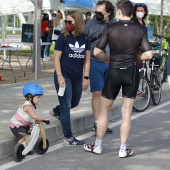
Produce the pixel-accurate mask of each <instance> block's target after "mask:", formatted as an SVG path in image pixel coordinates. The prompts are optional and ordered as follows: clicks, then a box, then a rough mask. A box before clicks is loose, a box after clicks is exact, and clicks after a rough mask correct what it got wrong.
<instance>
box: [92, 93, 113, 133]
mask: <svg viewBox="0 0 170 170" xmlns="http://www.w3.org/2000/svg"><path fill="white" fill-rule="evenodd" d="M101 94H102V92H101V91H94V92H92V102H91V105H92V110H93V114H94V117H95V125H94V127H93V130H96V123H97V122H98V117H99V113H100V106H101ZM106 133H109V134H110V133H112V130H111V129H109V128H107V131H106Z"/></svg>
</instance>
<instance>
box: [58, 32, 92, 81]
mask: <svg viewBox="0 0 170 170" xmlns="http://www.w3.org/2000/svg"><path fill="white" fill-rule="evenodd" d="M55 50H57V51H62V56H61V59H60V63H61V72H62V74H63V76H66V77H68V78H70V79H72V80H77V79H80V78H82V75H83V65H84V58H85V54H86V50H90V41H89V38H88V37H87V36H86V34H84V33H82V34H81V35H80V36H78V37H74V36H73V35H72V34H70V35H68V36H66V37H65V36H64V34H63V33H61V34H60V35H59V38H58V39H57V41H56V44H55Z"/></svg>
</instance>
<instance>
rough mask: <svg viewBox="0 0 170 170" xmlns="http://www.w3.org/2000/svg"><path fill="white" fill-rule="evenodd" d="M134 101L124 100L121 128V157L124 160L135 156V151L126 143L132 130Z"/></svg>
mask: <svg viewBox="0 0 170 170" xmlns="http://www.w3.org/2000/svg"><path fill="white" fill-rule="evenodd" d="M133 104H134V99H130V98H125V97H123V99H122V109H121V110H122V123H121V126H120V141H121V145H120V150H119V157H121V158H124V157H127V156H129V155H132V154H133V149H131V148H127V146H126V143H127V140H128V137H129V134H130V130H131V114H132V107H133Z"/></svg>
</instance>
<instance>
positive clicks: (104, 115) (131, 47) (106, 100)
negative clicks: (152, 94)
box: [84, 0, 153, 158]
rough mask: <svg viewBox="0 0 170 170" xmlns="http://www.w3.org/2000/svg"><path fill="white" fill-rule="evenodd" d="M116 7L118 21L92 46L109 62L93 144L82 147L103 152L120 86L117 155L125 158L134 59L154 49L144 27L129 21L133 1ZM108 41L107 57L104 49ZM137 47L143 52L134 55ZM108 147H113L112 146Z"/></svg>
mask: <svg viewBox="0 0 170 170" xmlns="http://www.w3.org/2000/svg"><path fill="white" fill-rule="evenodd" d="M116 7H117V10H116V11H117V12H116V14H117V17H118V19H119V21H118V22H117V23H114V24H112V25H110V26H108V27H107V28H106V29H105V30H104V31H103V34H102V37H101V38H100V40H99V42H98V43H97V45H96V47H95V49H94V54H95V55H96V56H97V57H99V58H102V59H103V60H105V61H106V62H110V64H109V74H108V76H107V80H106V81H105V84H104V88H103V91H102V97H101V110H100V114H99V117H98V123H97V135H96V140H95V143H93V144H85V145H84V149H85V150H86V151H89V152H92V153H96V154H101V153H102V140H103V138H104V135H105V133H106V130H107V124H108V115H109V111H110V109H111V107H112V104H113V103H114V101H115V99H116V97H117V95H118V94H119V91H120V89H122V107H121V112H122V121H121V126H120V142H121V144H120V149H119V157H120V158H125V157H128V156H130V155H132V154H133V149H132V148H129V147H127V144H126V143H127V140H128V137H129V134H130V131H131V113H132V108H133V104H134V100H135V97H136V93H137V90H138V86H139V68H138V66H137V63H136V59H137V57H138V58H140V59H141V60H148V59H151V58H152V56H153V51H152V49H151V46H150V43H149V41H148V39H147V36H146V32H145V30H144V29H142V28H141V27H140V26H138V25H137V24H135V23H133V22H131V21H130V17H131V15H132V13H133V5H132V3H131V2H130V1H128V0H126V1H125V0H121V1H119V2H118V3H117V4H116ZM108 43H109V46H110V58H108V57H107V56H106V55H105V53H104V52H103V50H104V48H105V46H106V45H107V44H108ZM140 46H141V47H142V48H143V51H144V52H143V53H142V54H141V55H137V54H136V50H137V48H138V47H140ZM108 147H109V149H110V148H112V146H111V145H109V146H108Z"/></svg>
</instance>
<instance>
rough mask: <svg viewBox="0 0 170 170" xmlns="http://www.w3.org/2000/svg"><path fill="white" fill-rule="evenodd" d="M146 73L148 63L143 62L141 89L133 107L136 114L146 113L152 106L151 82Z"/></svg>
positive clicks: (140, 72) (140, 71) (139, 88)
mask: <svg viewBox="0 0 170 170" xmlns="http://www.w3.org/2000/svg"><path fill="white" fill-rule="evenodd" d="M146 74H147V72H146V61H143V62H142V68H141V69H139V76H140V81H139V87H138V91H137V95H136V99H135V102H134V105H133V109H134V110H135V111H136V112H143V111H145V110H146V109H147V108H148V107H149V104H150V100H151V90H150V85H149V83H150V82H149V80H148V77H147V75H146Z"/></svg>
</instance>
